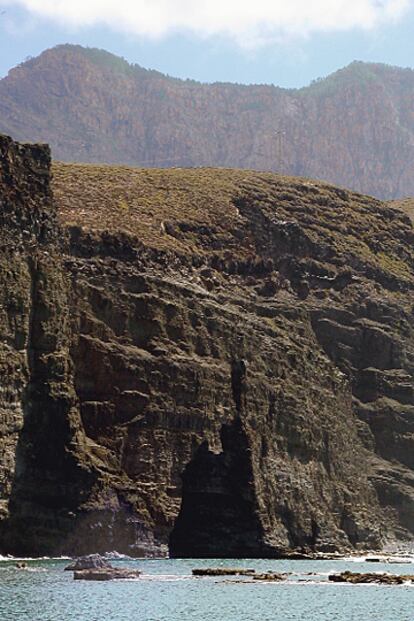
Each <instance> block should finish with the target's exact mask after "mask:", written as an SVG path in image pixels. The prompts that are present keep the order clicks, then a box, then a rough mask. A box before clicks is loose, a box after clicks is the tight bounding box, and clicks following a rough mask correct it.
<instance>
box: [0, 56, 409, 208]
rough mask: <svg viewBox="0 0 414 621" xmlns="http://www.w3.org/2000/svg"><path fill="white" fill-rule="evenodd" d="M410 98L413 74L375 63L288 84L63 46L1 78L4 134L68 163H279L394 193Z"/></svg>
mask: <svg viewBox="0 0 414 621" xmlns="http://www.w3.org/2000/svg"><path fill="white" fill-rule="evenodd" d="M413 102H414V72H413V71H411V70H408V69H399V68H396V67H389V66H385V65H381V64H374V63H368V64H367V63H361V62H354V63H352V64H351V65H349V66H348V67H346V68H344V69H341V70H340V71H337V72H336V73H334V74H332V75H331V76H328V77H327V78H326V79H323V80H317V81H315V82H314V83H312V84H311V85H310V86H309V87H307V88H302V89H299V90H287V89H281V88H278V87H275V86H269V85H250V86H243V85H236V84H220V83H215V84H201V83H198V82H195V81H193V80H179V79H176V78H171V77H169V76H165V75H163V74H161V73H159V72H157V71H148V70H145V69H143V68H141V67H139V66H138V65H130V64H128V63H127V62H126V61H125V60H124V59H122V58H118V57H116V56H114V55H112V54H109V53H108V52H105V51H103V50H96V49H85V48H82V47H80V46H71V45H62V46H58V47H56V48H53V49H51V50H47V51H45V52H44V53H43V54H41V55H40V56H39V57H38V58H34V59H31V60H29V61H27V62H26V63H22V64H21V65H19V66H18V67H16V68H15V69H13V70H12V71H10V73H9V75H8V76H7V77H5V78H3V79H2V80H0V131H3V132H5V133H7V134H10V135H12V136H13V137H15V138H16V139H20V140H31V141H44V142H48V143H50V144H51V147H52V153H53V155H54V157H55V158H56V159H59V160H63V161H67V162H73V161H77V162H96V163H114V164H126V165H134V166H142V167H145V168H148V167H158V168H159V167H171V166H176V167H177V166H179V167H189V166H196V167H197V166H203V167H211V166H213V167H225V168H229V167H232V168H233V167H237V168H243V169H256V170H277V171H280V172H283V173H286V174H292V175H301V176H307V177H311V178H317V179H324V180H327V181H329V182H332V183H335V184H339V185H341V186H345V187H350V188H352V189H354V190H358V191H361V192H364V193H367V194H372V195H374V196H377V197H381V198H388V199H392V198H397V197H398V198H399V197H404V196H409V195H414V116H413ZM275 132H279V133H278V135H276V133H275Z"/></svg>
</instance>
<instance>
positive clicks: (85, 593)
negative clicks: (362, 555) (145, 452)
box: [0, 559, 414, 621]
mask: <svg viewBox="0 0 414 621" xmlns="http://www.w3.org/2000/svg"><path fill="white" fill-rule="evenodd" d="M27 564H28V569H26V570H19V569H16V568H15V561H12V560H2V561H0V621H190V620H191V621H293V620H295V621H296V620H300V621H414V587H413V586H409V585H401V586H380V585H347V584H335V583H330V582H329V581H328V575H329V574H330V573H333V572H340V571H344V570H346V569H349V570H351V571H367V572H368V571H369V572H372V571H380V572H382V571H387V572H390V573H396V574H411V573H413V574H414V559H413V560H412V563H411V564H406V563H404V564H401V565H400V564H398V563H395V564H394V563H393V564H385V563H384V564H383V563H367V562H364V561H363V560H359V561H358V560H341V561H282V560H281V561H275V560H273V561H269V560H254V561H251V560H242V561H240V560H237V561H234V560H233V561H232V560H226V561H223V560H217V561H214V560H208V561H206V560H198V559H192V560H168V559H164V560H133V561H132V560H123V561H115V562H113V564H114V565H116V566H128V567H133V568H137V569H140V570H141V571H142V572H143V574H142V576H141V577H140V578H139V579H137V580H130V581H127V580H125V581H124V580H123V581H115V582H83V581H74V580H73V574H72V572H67V571H66V572H65V571H64V567H65V566H66V565H67V564H68V561H67V560H32V561H28V562H27ZM219 566H223V567H226V566H227V567H235V566H236V567H246V568H252V569H256V571H258V572H263V571H270V570H271V571H278V572H291V575H290V576H289V578H288V581H287V582H285V583H273V582H267V583H262V582H255V583H253V584H250V583H249V584H248V583H246V581H245V580H246V579H245V578H238V579H234V578H231V579H229V578H227V579H226V578H215V577H202V578H195V577H193V576H192V575H191V570H192V569H193V568H195V567H219Z"/></svg>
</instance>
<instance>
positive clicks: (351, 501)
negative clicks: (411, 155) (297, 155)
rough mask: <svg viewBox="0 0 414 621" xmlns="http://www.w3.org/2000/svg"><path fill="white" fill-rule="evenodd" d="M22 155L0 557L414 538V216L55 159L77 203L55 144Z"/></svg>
mask: <svg viewBox="0 0 414 621" xmlns="http://www.w3.org/2000/svg"><path fill="white" fill-rule="evenodd" d="M1 145H2V160H1V161H2V176H1V184H2V185H1V199H2V214H3V215H2V217H3V219H4V226H2V231H3V233H2V235H3V238H4V241H2V251H1V253H2V254H1V261H2V264H1V278H2V280H3V282H4V286H3V288H2V292H3V293H2V294H1V295H2V296H3V297H2V304H1V309H2V313H3V314H4V317H3V318H2V321H1V329H2V332H3V334H4V336H3V339H2V341H1V363H2V365H3V369H4V371H3V377H4V378H6V381H5V382H4V384H3V392H2V395H1V399H2V400H1V410H0V420H1V424H2V432H1V437H0V468H1V470H0V476H1V482H2V486H1V502H2V504H1V508H2V513H1V517H0V519H1V522H0V552H2V553H4V552H14V553H20V554H29V553H30V554H58V553H81V552H90V551H105V550H114V549H116V550H118V551H120V552H126V553H128V554H132V555H141V554H154V553H155V554H159V553H163V552H165V551H166V550H167V546H168V544H169V546H170V553H171V554H173V555H175V556H212V557H217V556H278V555H280V554H283V553H286V552H287V551H288V550H292V549H308V548H310V549H314V550H334V549H347V548H350V547H353V546H357V547H370V548H372V547H376V546H379V545H381V543H382V542H383V541H384V540H385V539H387V538H393V537H397V538H410V537H411V536H412V531H411V529H412V523H413V520H412V517H413V509H414V505H413V499H414V495H413V471H412V468H413V463H412V458H411V455H412V444H413V438H414V436H413V429H412V427H413V426H412V419H413V414H414V411H413V410H414V407H413V372H414V351H413V350H414V339H413V319H412V302H410V299H411V296H412V293H411V292H412V289H413V286H414V255H413V250H412V243H413V241H414V233H413V229H412V225H411V224H410V222H409V220H408V218H407V217H406V216H404V215H403V214H402V213H401V212H399V211H397V210H394V209H391V208H389V207H387V206H386V205H384V204H382V203H380V202H379V201H376V200H374V199H369V198H366V197H361V196H359V195H355V194H352V193H350V192H346V191H344V190H338V189H337V188H334V187H331V186H326V185H322V184H318V183H313V182H309V181H305V180H302V179H292V178H286V177H278V176H275V175H271V174H258V173H252V172H246V171H225V170H204V169H201V170H189V171H184V170H169V171H167V170H164V171H163V170H134V169H128V168H111V167H99V166H96V167H95V166H86V165H83V166H74V165H63V164H59V165H54V167H53V175H54V177H53V191H54V197H55V202H54V203H53V202H52V200H51V196H50V190H49V184H48V181H49V177H48V174H49V173H48V152H47V150H46V149H45V148H40V147H27V146H23V147H22V146H19V145H16V144H15V143H12V142H11V141H10V140H9V139H6V138H2V139H1ZM13 188H15V189H13ZM16 188H17V189H16ZM56 216H57V217H58V221H56ZM16 239H18V240H19V241H18V243H16ZM12 244H13V249H14V250H15V252H14V254H13V256H12V254H11V252H9V249H10V247H11V245H12ZM15 299H16V300H17V301H15V302H13V303H11V300H15Z"/></svg>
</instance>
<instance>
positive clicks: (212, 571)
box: [192, 567, 255, 576]
mask: <svg viewBox="0 0 414 621" xmlns="http://www.w3.org/2000/svg"><path fill="white" fill-rule="evenodd" d="M192 573H193V576H251V575H252V574H254V573H255V570H254V569H243V568H232V567H206V568H202V569H193V570H192Z"/></svg>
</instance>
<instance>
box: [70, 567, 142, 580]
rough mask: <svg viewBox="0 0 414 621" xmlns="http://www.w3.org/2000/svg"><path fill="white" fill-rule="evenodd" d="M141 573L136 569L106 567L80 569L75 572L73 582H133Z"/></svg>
mask: <svg viewBox="0 0 414 621" xmlns="http://www.w3.org/2000/svg"><path fill="white" fill-rule="evenodd" d="M140 575H141V572H140V571H139V570H138V569H127V568H124V567H107V568H102V569H99V568H97V569H82V570H80V571H75V572H74V574H73V578H74V580H97V581H103V580H135V579H136V578H139V576H140Z"/></svg>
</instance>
